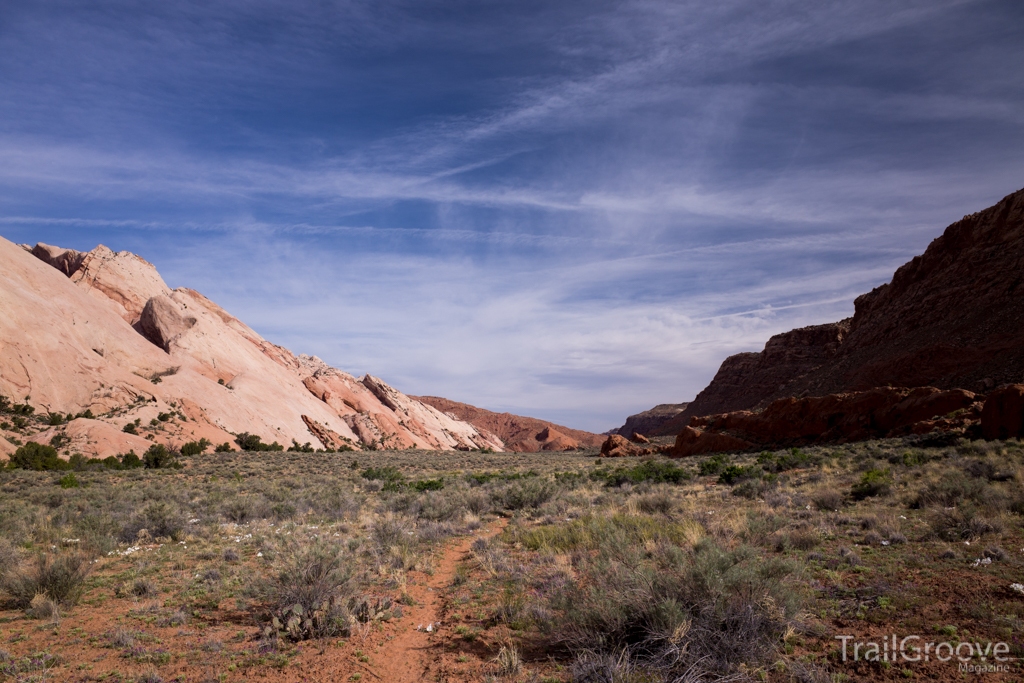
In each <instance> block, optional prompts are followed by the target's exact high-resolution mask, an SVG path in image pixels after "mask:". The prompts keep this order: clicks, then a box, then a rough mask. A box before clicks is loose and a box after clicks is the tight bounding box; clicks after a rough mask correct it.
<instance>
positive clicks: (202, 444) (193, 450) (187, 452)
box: [181, 439, 211, 456]
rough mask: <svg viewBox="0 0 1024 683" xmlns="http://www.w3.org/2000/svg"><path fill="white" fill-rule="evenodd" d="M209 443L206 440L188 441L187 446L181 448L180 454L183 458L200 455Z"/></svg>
mask: <svg viewBox="0 0 1024 683" xmlns="http://www.w3.org/2000/svg"><path fill="white" fill-rule="evenodd" d="M210 445H211V444H210V442H209V441H208V440H206V439H200V440H199V441H189V442H188V443H187V444H185V445H184V446H182V447H181V454H182V455H184V456H193V455H201V454H202V453H203V451H205V450H206V449H207V448H209V447H210Z"/></svg>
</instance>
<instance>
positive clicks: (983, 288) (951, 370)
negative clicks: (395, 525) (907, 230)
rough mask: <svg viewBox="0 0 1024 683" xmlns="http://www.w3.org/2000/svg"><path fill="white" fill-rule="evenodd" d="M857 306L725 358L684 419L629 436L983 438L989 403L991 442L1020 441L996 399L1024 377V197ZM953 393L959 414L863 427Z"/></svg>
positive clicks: (983, 215)
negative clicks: (926, 433) (995, 438)
mask: <svg viewBox="0 0 1024 683" xmlns="http://www.w3.org/2000/svg"><path fill="white" fill-rule="evenodd" d="M854 310H855V312H854V315H853V317H852V318H848V319H846V320H841V321H839V322H835V323H828V324H825V325H815V326H812V327H804V328H800V329H796V330H791V331H789V332H786V333H783V334H779V335H775V336H774V337H772V338H771V339H769V340H768V343H767V344H765V348H764V350H763V351H761V352H759V353H740V354H736V355H734V356H730V357H728V358H726V359H725V361H724V362H723V363H722V365H721V367H720V368H719V370H718V373H717V374H716V375H715V377H714V379H713V380H712V381H711V383H710V384H709V385H708V386H707V387H706V388H705V389H704V390H703V391H701V392H700V393H699V394H698V395H697V397H696V398H695V399H694V400H693V401H691V402H690V403H689V404H681V405H683V406H684V408H683V409H682V410H680V411H679V412H678V413H676V414H675V415H673V416H671V417H669V418H668V419H665V420H663V421H661V422H660V424H658V425H657V426H654V427H652V428H649V429H648V430H647V431H644V429H641V428H639V427H636V426H634V425H636V424H638V421H639V420H640V419H642V418H643V417H644V416H646V415H648V414H649V413H655V411H658V412H659V413H660V415H665V414H666V412H667V411H659V409H661V408H662V407H663V406H658V407H657V408H655V409H652V410H651V411H647V413H640V414H639V415H635V416H631V417H630V418H629V420H627V423H626V425H624V426H623V427H621V428H619V430H618V432H619V433H620V434H629V433H630V432H631V431H632V430H636V431H640V432H641V433H644V434H648V435H662V436H666V435H667V436H676V435H678V439H677V447H676V452H677V453H678V454H692V453H695V452H698V451H704V449H712V448H713V449H718V450H743V449H744V448H753V447H763V446H768V445H781V444H786V443H798V442H810V441H815V440H817V441H820V440H822V439H827V440H836V441H843V440H857V439H862V438H869V436H885V435H892V434H896V433H917V432H920V431H921V430H923V429H925V428H926V427H927V428H929V429H934V430H937V431H940V432H948V433H955V434H976V433H979V432H978V430H979V429H980V428H981V426H982V423H985V422H986V421H985V418H983V415H982V411H981V406H982V405H984V407H985V414H986V415H989V418H988V420H987V423H986V424H989V425H998V426H991V427H986V428H985V435H986V436H989V435H992V434H1010V435H1013V434H1014V433H1019V432H1020V428H1018V427H1016V426H1015V425H1016V424H1017V423H1016V422H1014V420H1015V419H1017V418H1015V417H1013V416H1014V415H1017V414H1018V412H1019V410H1018V407H1017V406H1018V404H1017V403H1015V401H1017V400H1018V399H1017V398H1015V394H1014V391H1016V390H1015V389H1012V388H1006V389H1000V391H999V392H997V393H993V394H992V395H991V397H990V402H989V403H984V399H985V395H986V394H989V393H991V392H992V391H993V390H994V389H996V388H997V387H1004V386H1005V385H1010V384H1014V383H1019V382H1021V381H1022V380H1024V190H1020V191H1018V192H1015V193H1013V194H1011V195H1009V196H1007V197H1005V198H1004V199H1003V200H1001V201H1000V202H999V203H997V204H996V205H994V206H992V207H990V208H988V209H985V210H984V211H980V212H978V213H975V214H972V215H970V216H965V217H964V218H963V219H962V220H960V221H957V222H956V223H953V224H952V225H950V226H949V227H948V228H946V230H945V231H944V232H943V234H942V235H941V236H939V237H938V238H936V239H935V240H933V241H932V243H931V244H930V245H929V246H928V248H927V249H926V250H925V252H924V254H922V255H920V256H916V257H914V258H913V259H911V260H910V261H909V262H908V263H906V264H904V265H903V266H901V267H900V268H899V269H898V270H897V271H896V273H895V274H894V275H893V278H892V281H891V282H889V283H887V284H884V285H881V286H880V287H876V288H875V289H873V290H872V291H871V292H868V293H867V294H864V295H862V296H860V297H858V298H857V299H856V300H855V302H854ZM915 388H928V389H927V390H923V389H922V390H920V391H918V390H917V389H915ZM909 389H915V392H916V393H915V392H910V393H907V391H908V390H909ZM922 392H923V393H922ZM951 392H952V393H951ZM947 398H948V399H950V400H951V401H952V402H953V403H954V404H957V406H958V407H956V408H955V409H954V408H951V409H950V410H951V411H952V412H953V415H952V416H948V415H947V414H946V413H948V412H949V411H945V412H939V411H938V410H936V412H935V413H934V414H932V415H922V414H919V413H917V412H914V411H912V410H911V411H909V412H905V414H904V417H902V418H900V419H897V420H895V421H884V420H883V421H882V422H879V423H875V424H873V425H872V426H870V427H868V426H864V425H866V424H870V423H871V420H873V419H875V418H878V417H880V416H882V415H883V414H884V415H885V416H887V417H886V419H887V420H888V419H889V418H891V417H893V416H894V415H896V414H897V413H900V411H904V408H906V402H907V401H912V402H913V401H924V402H925V404H926V405H927V404H928V402H929V401H940V402H941V401H944V400H946V399H947ZM992 400H995V401H998V404H997V403H992ZM990 403H991V405H990ZM894 411H895V412H894ZM1015 411H1017V412H1015ZM925 412H927V410H926V411H925ZM997 414H998V416H999V417H998V418H997V417H996V415H997ZM634 418H636V420H634ZM822 420H824V422H822ZM630 421H633V422H632V423H631V422H630ZM972 430H973V431H972ZM726 437H728V439H732V441H728V442H727V440H726ZM713 438H714V439H717V441H716V442H714V444H713V445H712V439H713ZM680 440H681V441H680ZM744 444H746V445H744Z"/></svg>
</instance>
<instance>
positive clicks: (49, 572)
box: [2, 552, 92, 608]
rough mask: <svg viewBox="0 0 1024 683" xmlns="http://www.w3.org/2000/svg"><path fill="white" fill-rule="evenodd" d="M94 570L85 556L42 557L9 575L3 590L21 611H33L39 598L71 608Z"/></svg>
mask: <svg viewBox="0 0 1024 683" xmlns="http://www.w3.org/2000/svg"><path fill="white" fill-rule="evenodd" d="M91 566H92V565H91V562H90V561H89V558H88V557H87V556H86V555H85V554H84V553H79V552H65V553H56V554H54V553H40V554H39V555H38V556H36V558H35V560H34V561H32V562H29V563H28V564H27V565H23V566H20V567H16V568H14V569H12V570H10V571H8V572H6V573H5V574H4V576H3V583H2V587H3V590H4V592H5V593H7V595H9V596H10V598H11V600H12V601H13V602H14V604H15V605H16V606H18V607H21V608H28V607H30V606H31V605H32V601H33V600H34V599H35V598H36V596H39V595H41V596H45V597H46V598H48V599H49V600H51V601H53V602H54V603H55V604H57V605H61V606H64V607H70V606H72V605H75V604H77V603H78V600H79V599H80V598H81V597H82V592H83V591H84V589H85V579H86V577H88V576H89V572H90V569H91Z"/></svg>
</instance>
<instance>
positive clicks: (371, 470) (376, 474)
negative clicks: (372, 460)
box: [361, 465, 405, 481]
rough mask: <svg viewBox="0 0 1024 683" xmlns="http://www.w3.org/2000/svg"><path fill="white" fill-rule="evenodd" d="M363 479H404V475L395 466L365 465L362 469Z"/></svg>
mask: <svg viewBox="0 0 1024 683" xmlns="http://www.w3.org/2000/svg"><path fill="white" fill-rule="evenodd" d="M361 476H362V477H363V479H370V480H374V481H402V480H403V479H405V475H404V474H402V473H401V471H399V469H398V468H397V467H392V466H391V465H385V466H383V467H367V468H366V469H365V470H363V472H362V475H361Z"/></svg>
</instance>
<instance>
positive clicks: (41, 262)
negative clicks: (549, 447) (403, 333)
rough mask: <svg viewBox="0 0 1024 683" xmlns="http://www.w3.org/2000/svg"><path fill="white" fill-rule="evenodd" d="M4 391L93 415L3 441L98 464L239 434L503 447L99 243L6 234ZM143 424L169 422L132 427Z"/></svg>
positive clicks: (334, 444) (0, 247)
mask: <svg viewBox="0 0 1024 683" xmlns="http://www.w3.org/2000/svg"><path fill="white" fill-rule="evenodd" d="M0 394H3V395H5V396H8V397H10V398H11V399H12V400H14V401H16V402H27V403H29V404H31V405H32V406H34V407H35V408H36V411H37V414H38V413H43V414H45V413H54V412H59V413H62V414H67V413H72V414H78V413H81V412H84V411H85V410H89V411H91V412H92V414H93V415H94V416H95V418H96V419H92V420H90V419H84V418H82V419H78V420H74V421H73V422H72V423H70V424H68V425H64V426H60V427H56V428H48V429H46V430H45V431H42V432H41V433H40V434H38V435H36V436H33V437H26V435H25V434H18V433H13V432H5V433H4V435H5V436H11V437H12V438H19V439H21V440H26V439H27V438H33V439H34V440H37V441H40V440H42V441H47V440H48V439H49V438H50V437H51V436H53V435H56V434H57V433H61V434H64V435H65V436H67V437H68V438H70V440H71V441H70V443H69V444H68V445H67V446H65V447H64V448H66V449H67V450H68V451H69V452H80V453H83V454H85V455H88V456H98V457H105V456H107V455H112V454H116V453H123V452H125V451H126V450H135V451H136V452H139V449H143V450H144V449H145V448H147V447H148V445H149V444H151V443H153V442H154V441H155V442H158V443H164V444H166V445H169V446H171V447H178V446H180V445H181V444H183V443H185V442H188V441H195V440H198V439H200V438H206V439H208V440H209V441H211V442H213V443H223V442H230V443H231V444H232V447H234V443H233V440H234V435H235V434H239V433H242V432H248V433H251V434H256V435H258V436H259V437H260V438H261V439H262V440H263V441H264V442H265V443H272V442H274V441H276V442H278V443H280V444H282V445H284V446H288V445H290V444H291V442H292V441H293V440H294V441H296V442H298V443H299V444H303V443H306V442H311V444H312V445H313V446H314V447H318V448H326V449H338V448H342V447H350V448H355V449H361V448H378V449H382V448H408V447H415V448H430V449H477V448H490V449H492V450H503V447H504V444H503V443H502V441H501V440H500V439H498V438H497V437H495V436H494V435H493V434H485V433H481V432H480V431H478V430H477V429H475V428H474V427H473V426H472V425H470V424H468V423H466V422H464V421H462V420H458V419H456V418H453V417H451V416H450V415H446V414H444V413H442V412H441V411H438V410H436V409H435V408H433V407H431V406H427V405H424V404H422V403H420V402H418V401H416V400H414V399H412V398H410V397H408V396H406V395H404V394H402V393H401V392H399V391H397V390H395V389H394V388H392V387H390V386H388V385H387V384H386V383H384V382H383V381H381V380H379V379H377V378H374V377H370V376H367V377H365V378H363V379H362V380H357V379H356V378H354V377H352V376H351V375H349V374H347V373H344V372H342V371H340V370H337V369H335V368H331V367H329V366H328V365H327V364H325V363H323V361H321V360H319V359H318V358H316V357H312V356H296V355H294V354H293V353H292V352H291V351H289V350H288V349H286V348H284V347H281V346H278V345H276V344H273V343H271V342H268V341H267V340H265V339H263V338H262V337H261V336H260V335H258V334H257V333H256V332H255V331H254V330H252V329H251V328H250V327H248V326H247V325H245V324H244V323H242V322H241V321H240V320H238V319H237V318H235V317H234V316H232V315H230V314H229V313H227V312H226V311H225V310H224V309H222V308H221V307H220V306H218V305H217V304H215V303H213V302H212V301H210V300H209V299H207V298H206V297H204V296H203V295H202V294H200V293H198V292H196V291H194V290H191V289H187V288H179V289H175V290H172V289H170V288H169V287H168V286H167V284H166V283H165V282H164V281H163V278H161V277H160V274H159V273H158V272H157V271H156V268H155V267H153V265H152V264H150V263H148V262H147V261H145V260H144V259H142V258H140V257H138V256H136V255H135V254H131V253H129V252H117V253H115V252H113V251H111V250H110V249H108V248H107V247H104V246H102V245H101V246H99V247H97V248H96V249H94V250H92V251H90V252H85V253H83V252H75V251H73V250H66V249H60V248H59V247H52V246H49V245H43V244H39V245H36V246H35V247H33V248H27V247H20V246H18V245H15V244H12V243H11V242H9V241H7V240H4V239H2V238H0ZM168 414H174V415H175V417H173V418H172V419H169V420H168V419H166V417H167V415H168ZM178 414H180V415H184V416H185V418H186V419H184V420H182V419H180V418H178V417H177V415H178ZM161 415H163V416H164V417H165V419H164V420H163V421H161V420H158V418H159V417H160V416H161ZM136 420H138V423H139V424H140V425H141V427H146V426H148V425H149V424H150V421H151V420H157V421H158V423H159V425H158V428H157V429H154V430H146V429H141V428H140V429H139V430H138V431H139V436H133V435H130V434H125V433H124V432H123V431H121V430H122V429H123V428H124V426H125V425H126V424H127V423H129V422H132V423H134V422H135V421H136ZM144 436H148V437H150V438H143V437H144ZM0 441H2V442H3V444H6V445H3V444H0V453H2V454H5V455H9V452H11V451H12V448H8V446H11V444H10V442H9V441H7V440H6V439H0ZM62 450H63V449H62Z"/></svg>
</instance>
